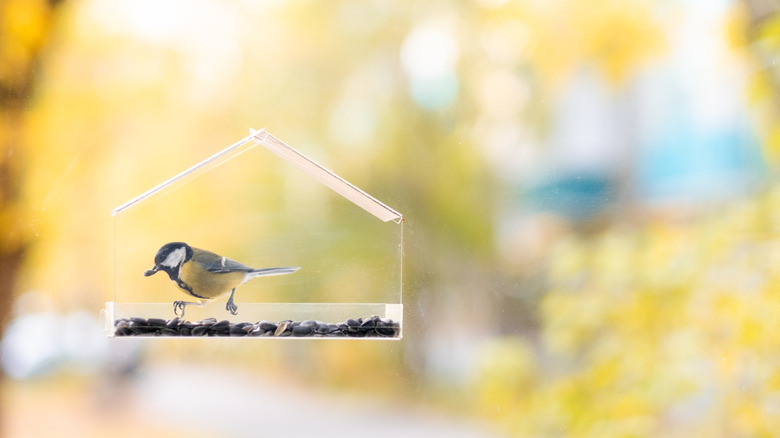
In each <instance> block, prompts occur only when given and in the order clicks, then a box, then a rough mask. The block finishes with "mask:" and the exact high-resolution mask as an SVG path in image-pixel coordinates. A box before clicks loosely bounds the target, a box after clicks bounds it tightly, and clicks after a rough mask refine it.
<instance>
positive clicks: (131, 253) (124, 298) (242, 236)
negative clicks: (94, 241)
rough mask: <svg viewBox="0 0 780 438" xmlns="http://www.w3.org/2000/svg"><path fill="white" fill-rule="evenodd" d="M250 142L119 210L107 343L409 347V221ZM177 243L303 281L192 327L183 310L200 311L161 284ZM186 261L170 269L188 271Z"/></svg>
mask: <svg viewBox="0 0 780 438" xmlns="http://www.w3.org/2000/svg"><path fill="white" fill-rule="evenodd" d="M250 132H251V134H250V135H249V136H248V137H246V138H244V139H242V140H241V141H239V142H237V143H235V144H233V145H232V146H230V147H228V148H226V149H224V150H222V151H221V152H219V153H217V154H215V155H213V156H212V157H210V158H208V159H206V160H204V161H202V162H200V163H198V164H196V165H195V166H193V167H191V168H189V169H187V170H185V171H184V172H182V173H180V174H178V175H176V176H174V177H173V178H171V179H169V180H167V181H165V182H164V183H162V184H160V185H158V186H156V187H154V188H152V189H150V190H148V191H147V192H145V193H143V194H141V195H139V196H137V197H135V198H133V199H132V200H130V201H128V202H126V203H124V204H122V205H120V206H119V207H117V208H116V209H114V211H113V213H112V216H113V219H114V301H110V302H108V303H106V309H105V321H106V324H105V325H106V331H107V333H108V335H109V336H112V337H131V336H169V337H174V336H179V337H201V336H231V337H244V338H255V337H257V338H271V339H280V338H295V339H299V338H306V339H311V338H316V339H344V338H348V339H353V338H354V339H400V338H401V336H402V324H403V305H402V303H401V268H402V257H403V217H402V215H401V214H400V213H398V212H397V211H395V210H393V209H392V208H390V207H388V206H387V205H385V204H383V203H382V202H380V201H379V200H377V199H376V198H374V197H372V196H370V195H369V194H367V193H366V192H364V191H362V190H360V189H358V188H357V187H356V186H354V185H352V184H350V183H349V182H347V181H346V180H344V179H343V178H341V177H339V176H338V175H336V174H335V173H334V172H332V171H330V170H328V169H327V168H325V167H323V166H321V165H320V164H317V163H316V162H314V161H313V160H311V159H309V158H308V157H306V156H305V155H303V154H302V153H300V152H298V151H297V150H295V149H293V148H292V147H290V146H288V145H287V144H285V143H284V142H282V141H281V140H279V139H278V138H276V137H274V136H273V135H271V134H270V133H268V132H267V131H265V130H264V129H261V130H260V131H254V130H250ZM258 145H261V146H263V147H257V146H258ZM250 151H251V153H249V152H250ZM245 153H246V154H245ZM239 156H240V158H239ZM328 189H330V190H328ZM169 242H186V243H187V244H189V245H191V246H192V247H195V248H202V249H205V250H208V251H212V252H214V253H216V254H219V255H220V256H225V257H227V258H229V259H232V260H235V261H237V262H240V263H241V264H244V265H247V266H249V267H252V268H258V269H262V268H274V267H299V269H298V270H294V269H293V270H288V271H285V272H283V273H285V274H286V275H270V276H259V277H257V278H254V279H252V280H250V281H247V282H246V283H244V284H241V285H240V287H238V288H237V289H236V290H235V296H234V298H233V300H232V301H233V302H234V303H235V307H236V308H235V309H234V311H233V312H231V308H230V306H229V305H227V301H228V295H225V296H222V297H221V298H217V299H214V300H211V301H208V302H206V303H204V305H194V304H193V305H187V306H186V313H184V315H183V316H182V315H181V313H182V312H184V311H185V308H184V307H178V308H177V307H176V305H175V302H176V301H180V300H181V301H187V302H194V303H198V301H200V300H198V299H197V298H196V297H193V296H191V295H188V294H187V293H185V292H184V291H183V290H182V289H180V288H179V287H177V284H176V283H175V282H174V281H171V280H172V279H175V277H176V276H175V275H170V276H169V275H167V274H166V272H163V271H160V272H156V271H157V268H159V267H161V266H164V263H166V261H165V260H163V262H164V263H163V265H159V266H158V264H157V262H159V261H160V260H157V261H156V260H155V256H156V254H157V252H158V250H160V248H161V247H162V246H163V245H164V244H166V243H169ZM184 252H185V251H183V250H182V252H179V253H177V254H176V255H174V256H171V257H169V258H166V260H167V263H168V264H169V265H171V266H175V267H178V266H181V265H180V264H179V263H180V262H181V261H183V260H184V258H178V254H184ZM188 260H189V259H188ZM216 260H217V262H216V263H217V265H219V264H220V262H221V264H222V266H227V267H228V268H230V267H231V266H232V267H234V268H235V265H232V264H231V262H230V261H229V260H227V259H219V258H217V259H216ZM185 263H186V262H185ZM153 267H154V269H150V268H153ZM212 268H213V266H212ZM181 269H184V268H181ZM220 269H221V268H219V267H216V268H214V269H212V271H215V272H216V273H214V274H213V275H217V276H219V275H223V274H224V272H222V273H220V272H217V271H220ZM228 270H229V269H228ZM292 271H294V272H292ZM179 272H183V271H181V270H180V271H179ZM145 273H146V274H149V275H148V276H145V275H144V274H145ZM155 273H156V275H152V274H155ZM242 275H243V274H242ZM170 277H173V278H170ZM220 278H223V277H220ZM191 289H192V288H191ZM175 312H176V313H175ZM234 313H235V314H234Z"/></svg>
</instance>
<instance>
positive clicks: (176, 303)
mask: <svg viewBox="0 0 780 438" xmlns="http://www.w3.org/2000/svg"><path fill="white" fill-rule="evenodd" d="M185 307H187V303H185V302H184V301H182V300H177V301H174V302H173V314H174V315H178V316H179V317H180V318H184V308H185ZM179 309H181V315H179Z"/></svg>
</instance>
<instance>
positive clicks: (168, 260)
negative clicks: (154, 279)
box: [144, 242, 192, 281]
mask: <svg viewBox="0 0 780 438" xmlns="http://www.w3.org/2000/svg"><path fill="white" fill-rule="evenodd" d="M191 258H192V247H190V246H189V245H187V244H186V243H184V242H171V243H166V244H165V245H163V246H162V247H161V248H160V250H159V251H157V255H155V256H154V267H153V268H152V269H149V270H148V271H146V272H144V275H145V276H147V277H149V276H151V275H154V274H156V273H157V271H165V272H166V273H167V274H168V276H169V277H171V280H174V281H176V279H177V278H178V276H179V268H180V267H181V265H182V264H183V263H184V262H185V261H187V260H189V259H191Z"/></svg>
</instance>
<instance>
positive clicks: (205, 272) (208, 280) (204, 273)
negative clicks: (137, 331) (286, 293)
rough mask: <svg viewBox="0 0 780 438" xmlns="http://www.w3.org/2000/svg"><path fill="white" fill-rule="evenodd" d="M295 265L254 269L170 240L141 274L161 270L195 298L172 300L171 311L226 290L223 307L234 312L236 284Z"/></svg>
mask: <svg viewBox="0 0 780 438" xmlns="http://www.w3.org/2000/svg"><path fill="white" fill-rule="evenodd" d="M298 269H300V267H297V266H287V267H280V268H264V269H255V268H252V267H250V266H247V265H245V264H243V263H239V262H237V261H235V260H232V259H229V258H227V257H224V256H221V255H218V254H215V253H213V252H211V251H207V250H205V249H200V248H195V247H193V246H190V245H188V244H186V243H184V242H170V243H166V244H165V245H163V246H162V247H160V249H159V250H158V251H157V254H156V255H155V256H154V267H152V269H149V270H147V271H145V272H144V276H145V277H150V276H152V275H154V274H156V273H157V272H160V271H163V272H165V273H166V274H168V277H170V279H171V281H173V282H174V283H176V286H178V287H179V289H181V290H182V291H184V292H185V293H187V294H188V295H190V296H192V297H194V298H195V299H196V300H197V301H194V302H193V301H184V300H177V301H174V302H173V313H174V315H177V316H180V317H181V318H184V309H185V307H186V306H188V305H195V306H203V305H205V304H206V302H207V301H210V300H214V299H217V298H221V297H223V296H225V295H227V294H228V293H230V298H228V300H227V304H226V305H225V309H226V310H227V311H229V312H230V313H231V314H232V315H236V314H237V313H238V306H237V305H236V303H235V302H234V301H233V296H234V295H235V293H236V289H237V288H238V287H239V286H241V285H242V284H244V283H246V282H247V281H249V280H251V279H253V278H255V277H265V276H270V275H284V274H292V273H293V272H295V271H297V270H298ZM179 310H181V315H179V313H178V311H179Z"/></svg>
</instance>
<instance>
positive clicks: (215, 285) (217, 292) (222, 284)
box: [179, 262, 245, 299]
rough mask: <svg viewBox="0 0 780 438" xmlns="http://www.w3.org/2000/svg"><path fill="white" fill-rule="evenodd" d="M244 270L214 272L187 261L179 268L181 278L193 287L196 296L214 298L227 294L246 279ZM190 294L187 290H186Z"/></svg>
mask: <svg viewBox="0 0 780 438" xmlns="http://www.w3.org/2000/svg"><path fill="white" fill-rule="evenodd" d="M244 275H245V274H244V273H243V272H228V273H223V274H214V273H211V272H207V271H206V270H205V269H203V267H202V266H201V265H200V264H198V263H197V262H190V263H185V264H184V265H182V267H181V269H180V270H179V278H180V279H181V280H182V281H184V283H186V284H187V285H188V286H189V287H190V288H191V289H192V293H191V294H192V295H193V296H195V297H196V298H202V299H214V298H219V297H221V296H223V295H227V294H228V293H230V291H231V290H233V288H234V287H237V286H238V285H239V284H241V282H242V281H243V280H244ZM184 291H185V292H187V293H188V294H189V293H190V292H189V291H187V290H184Z"/></svg>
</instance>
